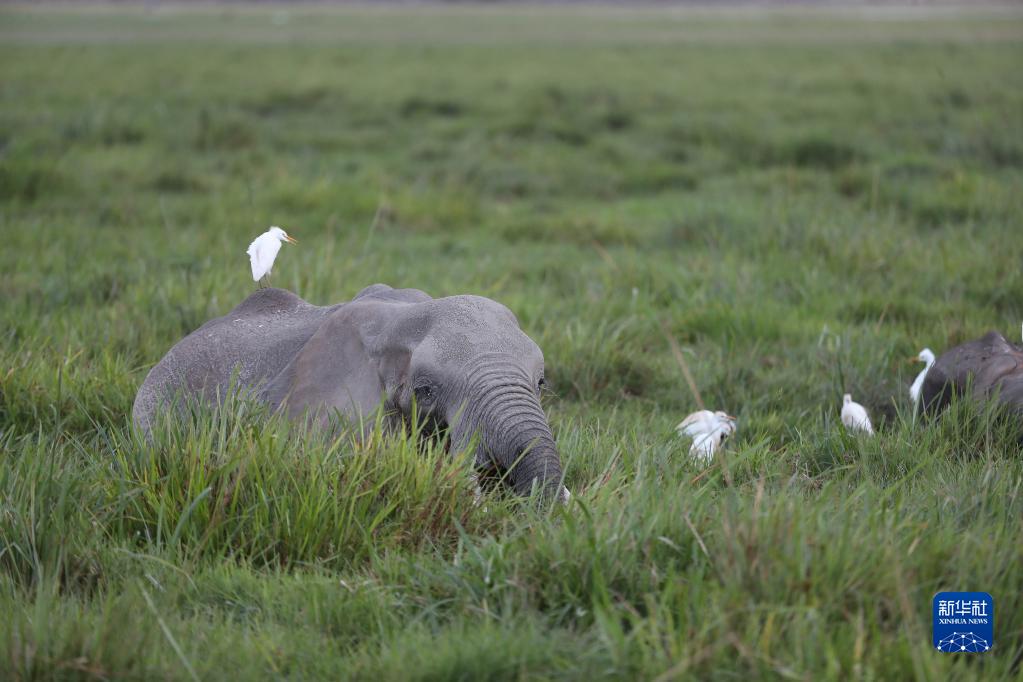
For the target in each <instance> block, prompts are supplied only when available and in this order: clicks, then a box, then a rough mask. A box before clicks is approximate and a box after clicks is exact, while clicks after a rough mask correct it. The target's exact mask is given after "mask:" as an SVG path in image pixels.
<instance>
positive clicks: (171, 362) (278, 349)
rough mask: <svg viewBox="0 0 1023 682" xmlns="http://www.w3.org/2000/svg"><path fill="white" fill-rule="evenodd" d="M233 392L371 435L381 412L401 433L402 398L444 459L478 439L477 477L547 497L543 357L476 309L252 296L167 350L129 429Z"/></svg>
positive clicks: (366, 297) (510, 324) (394, 296)
mask: <svg viewBox="0 0 1023 682" xmlns="http://www.w3.org/2000/svg"><path fill="white" fill-rule="evenodd" d="M232 379H233V380H234V384H233V385H234V386H235V387H236V388H238V389H241V390H244V391H246V392H248V393H249V394H250V395H253V396H255V397H256V398H257V399H259V400H262V401H263V402H265V403H267V404H269V405H270V407H271V408H272V409H274V410H284V411H286V412H287V414H288V415H289V417H291V418H300V417H305V418H308V419H312V420H314V421H316V422H317V423H320V424H323V425H326V424H328V423H329V417H330V414H331V413H333V412H335V411H337V412H340V413H341V414H342V415H344V416H345V417H347V418H349V419H350V420H352V422H353V423H363V424H367V423H368V424H372V422H373V418H374V412H375V411H376V410H377V409H378V408H380V407H381V406H382V407H383V408H384V409H385V410H386V414H387V416H388V420H389V423H391V424H396V423H400V422H401V421H405V422H408V421H410V420H411V419H412V405H413V396H415V402H416V403H417V404H418V414H419V415H420V416H421V417H422V418H423V419H425V420H426V421H427V423H429V424H430V425H432V426H438V427H448V428H449V429H450V434H451V442H452V444H453V445H454V446H455V447H456V448H458V449H461V448H463V447H466V446H468V445H469V444H470V443H471V442H472V439H473V437H474V436H476V437H477V441H476V442H477V443H479V446H478V448H477V451H476V465H477V468H478V469H479V470H480V471H483V472H492V471H495V470H496V471H498V472H508V481H509V482H510V484H511V485H512V487H513V488H514V489H515V490H516V491H517V492H519V493H522V494H527V493H529V491H530V490H531V489H532V487H533V486H534V485H537V486H539V488H540V489H541V490H542V491H544V492H545V493H550V492H555V491H559V490H560V485H559V484H560V481H561V478H562V471H561V464H560V460H559V457H558V452H557V449H556V447H555V444H554V438H553V436H552V434H551V430H550V427H549V425H548V424H547V420H546V417H545V415H544V412H543V410H542V408H541V407H540V401H539V390H540V385H541V382H542V380H543V354H542V353H541V352H540V349H539V348H538V347H537V345H536V344H535V343H534V342H533V341H532V339H530V338H529V337H528V336H526V335H525V334H524V333H523V332H522V330H521V329H520V328H519V325H518V321H517V320H516V318H515V316H514V315H513V314H512V312H511V311H510V310H508V309H507V308H505V307H504V306H503V305H501V304H500V303H497V302H495V301H492V300H490V299H488V298H483V297H480V296H450V297H447V298H440V299H433V298H430V296H428V295H427V294H425V293H423V292H422V291H418V290H416V289H392V288H391V287H388V286H386V285H383V284H375V285H373V286H370V287H367V288H366V289H363V290H362V291H361V292H360V293H359V294H358V295H357V296H356V297H355V298H354V299H352V301H350V302H348V303H341V304H338V305H334V306H328V307H319V306H314V305H310V304H309V303H306V302H305V301H303V300H302V299H301V298H299V297H298V296H296V295H294V294H292V293H291V292H288V291H284V290H281V289H262V290H260V291H257V292H255V293H254V294H252V295H251V296H249V298H247V299H246V300H245V301H244V302H242V303H241V304H240V305H239V306H238V307H236V308H235V309H234V310H232V311H231V312H230V313H228V314H227V315H225V316H224V317H220V318H217V319H215V320H210V321H209V322H207V323H206V324H204V325H203V326H202V327H200V328H199V329H197V330H196V331H194V332H192V333H191V334H189V335H188V336H187V337H185V338H184V339H182V340H181V341H180V342H178V343H177V345H175V346H174V347H173V348H171V350H170V351H169V352H168V353H167V355H166V356H164V358H163V359H162V360H161V361H160V362H159V363H157V365H156V366H155V367H153V369H152V370H151V371H150V372H149V375H148V376H147V377H146V380H145V381H144V382H143V384H142V387H141V388H140V389H139V392H138V395H137V396H136V397H135V405H134V407H133V408H132V419H133V420H134V422H135V424H136V425H137V426H138V427H139V428H140V429H142V430H143V431H144V432H145V433H149V432H150V430H151V425H152V423H153V421H154V418H155V417H156V415H158V414H159V413H160V412H161V411H165V410H166V409H168V407H169V404H170V403H171V402H172V401H173V399H174V397H175V396H185V397H187V398H200V397H201V398H203V399H205V400H208V401H211V402H213V403H216V402H217V401H219V400H220V398H221V397H222V396H224V395H225V394H226V393H227V391H228V390H229V388H230V387H231V386H232ZM561 494H562V496H564V495H565V493H564V492H562V493H561Z"/></svg>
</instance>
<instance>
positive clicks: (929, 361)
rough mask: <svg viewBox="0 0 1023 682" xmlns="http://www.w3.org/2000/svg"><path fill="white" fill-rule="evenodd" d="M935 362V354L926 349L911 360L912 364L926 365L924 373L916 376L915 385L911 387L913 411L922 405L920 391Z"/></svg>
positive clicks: (910, 396) (910, 395) (910, 394)
mask: <svg viewBox="0 0 1023 682" xmlns="http://www.w3.org/2000/svg"><path fill="white" fill-rule="evenodd" d="M934 360H935V357H934V353H932V352H931V349H930V348H924V349H923V350H922V351H920V354H919V355H917V356H916V357H915V358H910V362H917V361H919V362H922V363H924V368H923V371H921V372H920V373H919V374H917V375H916V379H914V380H913V385H912V386H910V387H909V398H910V400H912V401H913V409H916V406H917V405H918V404H919V403H920V389H922V388H923V387H924V379H925V378H926V377H927V372H928V371H930V369H931V365H933V364H934Z"/></svg>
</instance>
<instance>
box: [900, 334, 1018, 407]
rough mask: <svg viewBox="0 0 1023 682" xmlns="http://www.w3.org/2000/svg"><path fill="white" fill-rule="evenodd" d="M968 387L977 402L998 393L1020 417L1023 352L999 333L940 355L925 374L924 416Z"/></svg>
mask: <svg viewBox="0 0 1023 682" xmlns="http://www.w3.org/2000/svg"><path fill="white" fill-rule="evenodd" d="M968 387H969V390H972V396H973V397H974V399H976V400H986V399H987V398H988V397H989V396H992V395H995V394H997V395H998V399H999V400H1000V401H1001V402H1002V403H1004V404H1006V405H1008V406H1009V407H1010V408H1011V409H1012V410H1014V411H1015V412H1016V414H1018V415H1020V416H1021V417H1023V349H1021V348H1019V347H1018V346H1016V345H1014V344H1012V343H1009V342H1008V341H1007V340H1006V339H1005V337H1004V336H1002V335H1001V334H999V333H998V332H988V333H987V334H985V335H984V336H982V337H981V338H979V339H976V340H974V341H969V342H967V343H964V344H962V345H961V346H956V347H955V348H953V349H951V350H949V351H947V352H946V353H944V354H942V356H941V357H939V358H938V359H937V361H936V362H935V363H934V365H933V366H932V367H931V369H930V370H929V371H928V372H927V377H926V378H925V379H924V383H923V387H922V389H921V391H920V395H921V401H920V404H921V406H922V409H923V411H924V413H925V414H929V415H935V414H937V413H938V412H940V411H941V410H943V409H944V408H945V407H946V406H947V405H948V403H949V401H951V399H952V397H953V396H954V395H963V394H965V393H966V391H967V390H968Z"/></svg>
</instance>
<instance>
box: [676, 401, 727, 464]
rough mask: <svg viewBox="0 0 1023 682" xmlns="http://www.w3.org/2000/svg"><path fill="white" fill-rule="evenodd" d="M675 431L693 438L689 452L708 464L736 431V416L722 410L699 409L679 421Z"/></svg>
mask: <svg viewBox="0 0 1023 682" xmlns="http://www.w3.org/2000/svg"><path fill="white" fill-rule="evenodd" d="M675 431H677V432H678V435H680V436H688V437H689V438H691V439H692V440H693V444H692V445H690V446H689V454H690V455H691V456H692V457H694V458H695V459H697V460H698V461H699V462H700V463H702V464H706V463H707V462H709V461H710V459H711V458H712V457H713V456H714V453H715V452H717V449H718V448H719V447H720V446H721V444H722V443H724V442H725V439H726V438H728V436H730V435H731V434H733V433H735V417H733V416H731V415H730V414H727V413H725V412H722V411H720V410H718V411H717V412H711V411H710V410H699V411H697V412H693V413H692V414H691V415H689V416H688V417H686V418H685V419H683V420H682V421H681V422H679V424H678V426H676V427H675Z"/></svg>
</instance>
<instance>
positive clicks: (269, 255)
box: [245, 225, 298, 285]
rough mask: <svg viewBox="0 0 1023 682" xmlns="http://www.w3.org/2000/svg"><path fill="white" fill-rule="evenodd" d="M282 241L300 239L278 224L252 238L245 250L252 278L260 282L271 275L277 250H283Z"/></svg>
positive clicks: (295, 242) (294, 242)
mask: <svg viewBox="0 0 1023 682" xmlns="http://www.w3.org/2000/svg"><path fill="white" fill-rule="evenodd" d="M281 242H290V243H292V244H297V243H298V241H297V240H295V239H292V238H291V237H289V236H288V233H287V232H285V231H284V230H282V229H281V228H279V227H277V226H276V225H275V226H273V227H271V228H270V229H269V230H267V231H266V232H264V233H263V234H261V235H259V236H258V237H256V238H255V239H254V240H252V243H251V244H249V248H248V249H247V250H246V251H245V253H247V254H248V255H249V265H251V266H252V279H253V281H255V282H260V285H262V281H261V280H262V279H263V278H264V277H269V276H270V270H271V268H273V266H274V260H275V259H276V258H277V252H278V251H280V250H281Z"/></svg>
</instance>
